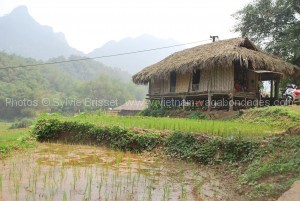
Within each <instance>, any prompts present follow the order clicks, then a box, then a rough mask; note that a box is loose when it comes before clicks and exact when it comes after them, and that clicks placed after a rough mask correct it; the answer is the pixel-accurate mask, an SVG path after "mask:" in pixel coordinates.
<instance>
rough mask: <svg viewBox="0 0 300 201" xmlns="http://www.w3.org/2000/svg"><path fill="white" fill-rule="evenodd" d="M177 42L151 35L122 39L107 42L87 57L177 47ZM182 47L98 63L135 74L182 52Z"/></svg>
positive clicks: (103, 60)
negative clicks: (175, 53)
mask: <svg viewBox="0 0 300 201" xmlns="http://www.w3.org/2000/svg"><path fill="white" fill-rule="evenodd" d="M178 44H180V43H179V42H177V41H175V40H173V39H160V38H156V37H154V36H151V35H147V34H144V35H141V36H139V37H137V38H124V39H122V40H120V41H118V42H116V41H109V42H107V43H106V44H104V45H103V46H102V47H100V48H97V49H95V50H94V51H92V52H91V53H89V54H88V56H89V57H99V56H106V55H112V54H120V53H127V52H134V51H140V50H148V49H154V48H160V47H167V46H172V45H178ZM183 48H184V47H183V46H177V47H172V48H164V49H159V50H155V51H145V52H141V53H135V54H128V55H122V56H118V57H108V58H101V59H99V61H101V62H102V63H104V64H106V65H108V66H114V67H118V68H120V69H122V70H126V71H128V72H130V73H136V72H138V71H139V70H141V69H142V68H144V67H146V66H149V65H151V64H154V63H156V62H158V61H160V60H162V59H164V58H165V57H167V56H168V55H170V54H172V53H174V52H176V51H179V50H182V49H183Z"/></svg>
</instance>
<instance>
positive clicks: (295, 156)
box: [239, 135, 300, 199]
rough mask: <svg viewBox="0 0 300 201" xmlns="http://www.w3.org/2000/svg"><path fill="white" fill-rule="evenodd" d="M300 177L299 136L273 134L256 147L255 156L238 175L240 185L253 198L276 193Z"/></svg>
mask: <svg viewBox="0 0 300 201" xmlns="http://www.w3.org/2000/svg"><path fill="white" fill-rule="evenodd" d="M297 179H300V136H299V135H294V136H288V135H287V136H275V137H273V138H272V139H270V140H268V142H267V143H265V144H264V145H263V146H260V147H259V149H258V150H257V154H256V157H255V159H254V160H253V161H252V162H251V163H250V164H249V165H248V166H247V168H246V170H245V171H244V172H243V173H242V174H241V175H240V176H239V185H240V188H241V189H245V188H246V189H249V190H250V191H252V193H250V194H249V196H250V197H252V199H257V198H258V197H271V196H272V197H278V196H279V195H280V194H282V193H283V192H284V191H285V190H287V189H288V188H289V187H290V186H291V184H292V183H293V182H294V181H296V180H297Z"/></svg>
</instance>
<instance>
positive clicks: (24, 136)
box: [0, 122, 33, 158]
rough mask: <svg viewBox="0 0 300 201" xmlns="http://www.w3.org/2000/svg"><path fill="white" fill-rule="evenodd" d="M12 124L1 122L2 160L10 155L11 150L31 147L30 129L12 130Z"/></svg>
mask: <svg viewBox="0 0 300 201" xmlns="http://www.w3.org/2000/svg"><path fill="white" fill-rule="evenodd" d="M11 125H12V123H7V122H0V158H1V157H5V156H7V155H9V154H10V152H11V150H13V149H17V148H24V147H30V146H32V145H33V143H32V142H30V141H29V140H28V139H29V136H30V132H29V131H30V128H22V129H10V127H11Z"/></svg>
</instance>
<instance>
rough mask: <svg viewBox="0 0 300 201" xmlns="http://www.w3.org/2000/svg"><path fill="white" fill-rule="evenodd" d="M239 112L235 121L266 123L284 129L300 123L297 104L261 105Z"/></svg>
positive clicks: (299, 109)
mask: <svg viewBox="0 0 300 201" xmlns="http://www.w3.org/2000/svg"><path fill="white" fill-rule="evenodd" d="M241 113H242V114H241V115H240V116H239V118H238V119H236V121H237V122H249V123H256V124H266V125H271V126H272V127H281V128H282V129H285V130H286V129H289V128H290V127H293V126H296V125H299V123H300V108H299V107H297V106H290V107H282V106H281V107H280V106H272V107H263V108H256V109H248V110H244V111H241Z"/></svg>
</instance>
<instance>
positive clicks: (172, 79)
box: [170, 72, 176, 92]
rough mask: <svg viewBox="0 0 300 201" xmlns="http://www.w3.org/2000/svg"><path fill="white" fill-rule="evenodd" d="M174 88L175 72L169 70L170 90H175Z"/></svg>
mask: <svg viewBox="0 0 300 201" xmlns="http://www.w3.org/2000/svg"><path fill="white" fill-rule="evenodd" d="M175 90H176V72H171V74H170V92H175Z"/></svg>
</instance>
